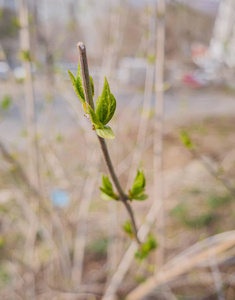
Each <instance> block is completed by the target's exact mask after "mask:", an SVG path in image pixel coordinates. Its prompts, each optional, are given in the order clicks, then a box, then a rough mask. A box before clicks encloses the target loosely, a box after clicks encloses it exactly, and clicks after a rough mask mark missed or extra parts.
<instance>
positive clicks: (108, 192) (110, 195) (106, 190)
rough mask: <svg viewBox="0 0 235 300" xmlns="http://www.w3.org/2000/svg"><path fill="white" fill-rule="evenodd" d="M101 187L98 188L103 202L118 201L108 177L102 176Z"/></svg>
mask: <svg viewBox="0 0 235 300" xmlns="http://www.w3.org/2000/svg"><path fill="white" fill-rule="evenodd" d="M102 183H103V186H101V187H100V190H101V192H102V193H101V197H102V198H103V199H104V200H113V199H114V200H118V196H117V195H116V194H115V193H114V191H113V186H112V183H111V182H110V180H109V177H108V176H104V175H103V176H102Z"/></svg>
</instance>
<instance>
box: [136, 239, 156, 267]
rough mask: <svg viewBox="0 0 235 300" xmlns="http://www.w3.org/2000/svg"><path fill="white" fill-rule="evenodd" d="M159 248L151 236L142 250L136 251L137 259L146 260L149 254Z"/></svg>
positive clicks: (142, 246)
mask: <svg viewBox="0 0 235 300" xmlns="http://www.w3.org/2000/svg"><path fill="white" fill-rule="evenodd" d="M156 248H157V241H156V239H155V237H154V236H153V235H152V234H149V236H148V239H147V241H146V243H144V244H143V245H141V246H140V248H139V249H138V250H137V251H136V253H135V257H136V258H137V259H138V260H139V261H141V260H143V259H144V258H146V257H147V256H148V255H149V253H150V252H151V251H152V250H154V249H156Z"/></svg>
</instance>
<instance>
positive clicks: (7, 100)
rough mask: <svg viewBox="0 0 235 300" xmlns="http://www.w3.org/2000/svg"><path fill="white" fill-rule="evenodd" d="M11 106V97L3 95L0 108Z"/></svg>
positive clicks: (6, 108) (5, 108)
mask: <svg viewBox="0 0 235 300" xmlns="http://www.w3.org/2000/svg"><path fill="white" fill-rule="evenodd" d="M10 106H11V97H10V96H9V95H5V96H4V97H3V100H2V102H1V108H2V109H4V110H8V109H9V108H10Z"/></svg>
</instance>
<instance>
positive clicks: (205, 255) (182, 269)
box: [126, 230, 235, 300]
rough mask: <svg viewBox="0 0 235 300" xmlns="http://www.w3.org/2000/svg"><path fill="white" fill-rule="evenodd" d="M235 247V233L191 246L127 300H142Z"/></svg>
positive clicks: (225, 233) (228, 232)
mask: <svg viewBox="0 0 235 300" xmlns="http://www.w3.org/2000/svg"><path fill="white" fill-rule="evenodd" d="M234 246H235V231H234V230H233V231H227V232H223V233H221V234H217V235H214V236H211V237H209V238H207V239H205V240H203V241H201V242H198V243H196V244H195V245H193V246H191V247H190V248H188V249H187V250H185V251H184V252H182V253H181V254H179V255H178V256H176V257H175V258H173V259H172V260H170V261H169V262H168V263H166V264H165V265H164V267H163V268H161V269H160V270H159V272H158V273H157V275H156V276H153V277H150V278H149V279H148V280H147V281H146V282H145V283H143V284H142V285H140V286H138V287H137V288H136V289H134V290H133V291H132V292H131V293H130V294H129V295H128V296H127V297H126V299H127V300H140V299H142V298H144V297H145V296H146V295H148V294H149V293H151V291H153V290H154V289H155V288H156V287H157V286H158V285H160V284H163V283H166V282H169V281H170V280H173V279H174V278H175V277H177V276H180V275H182V274H184V273H186V272H188V271H189V270H191V269H193V268H195V267H196V266H197V265H199V264H201V263H203V262H204V261H206V260H208V259H210V258H211V256H212V255H218V254H220V253H222V252H224V251H226V250H228V249H229V248H231V247H234Z"/></svg>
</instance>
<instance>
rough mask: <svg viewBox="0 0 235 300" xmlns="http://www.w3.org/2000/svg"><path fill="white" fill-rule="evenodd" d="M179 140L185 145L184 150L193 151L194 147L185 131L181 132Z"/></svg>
mask: <svg viewBox="0 0 235 300" xmlns="http://www.w3.org/2000/svg"><path fill="white" fill-rule="evenodd" d="M180 140H181V142H182V143H183V144H184V145H185V147H186V148H188V149H193V147H194V146H193V143H192V141H191V139H190V137H189V135H188V133H187V132H186V131H184V130H182V131H181V133H180Z"/></svg>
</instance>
